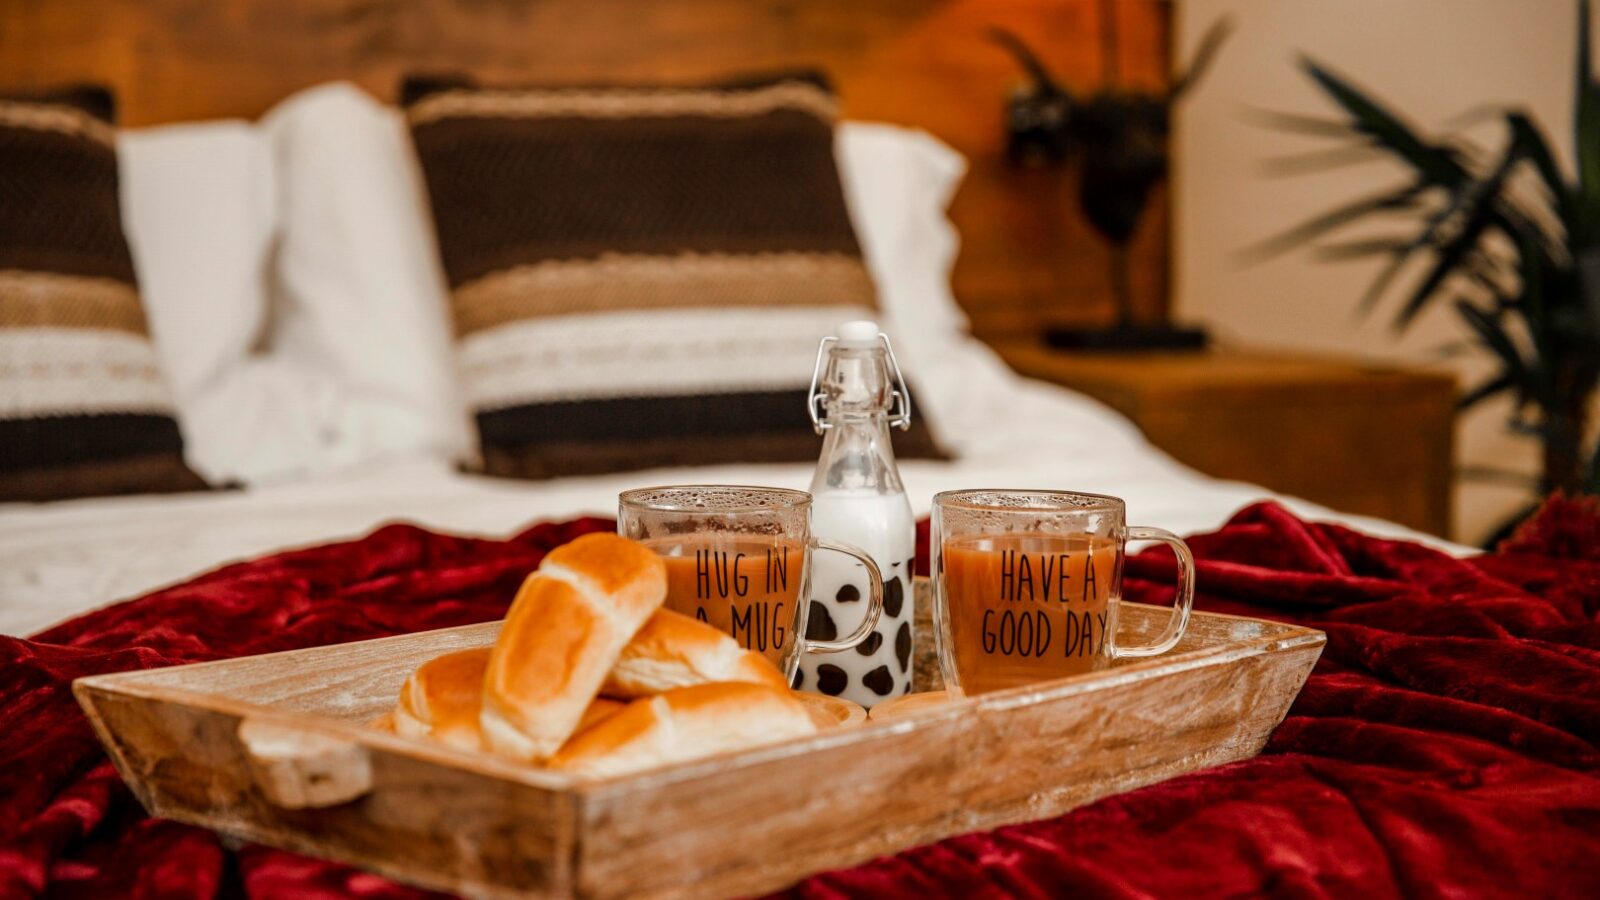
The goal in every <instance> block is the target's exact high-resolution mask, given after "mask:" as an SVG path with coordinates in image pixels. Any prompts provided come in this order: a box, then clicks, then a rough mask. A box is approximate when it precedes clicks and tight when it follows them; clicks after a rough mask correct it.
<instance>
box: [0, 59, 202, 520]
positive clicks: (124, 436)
mask: <svg viewBox="0 0 1600 900" xmlns="http://www.w3.org/2000/svg"><path fill="white" fill-rule="evenodd" d="M111 122H112V107H111V97H110V94H108V93H107V92H105V91H103V90H97V89H91V88H83V89H73V90H69V91H62V92H58V93H54V94H49V95H37V96H33V97H13V98H10V99H8V98H4V97H0V501H7V500H55V499H64V498H67V497H80V496H89V495H96V494H121V493H143V492H161V491H175V490H188V489H195V488H200V487H204V484H203V483H202V482H201V481H200V479H199V478H198V477H197V476H196V475H195V474H194V473H193V472H191V471H190V470H189V469H188V467H187V466H185V465H184V462H183V441H182V439H181V437H180V436H179V433H178V424H177V422H176V420H175V419H174V417H173V416H174V414H173V404H172V398H171V395H170V394H169V392H168V388H167V384H166V382H165V380H164V379H163V377H162V373H161V369H160V367H159V365H158V364H157V360H156V354H155V349H154V347H153V346H152V344H151V341H150V335H149V332H148V329H147V327H146V324H145V316H144V309H143V307H142V306H141V304H140V301H139V293H138V289H137V287H136V284H135V279H134V273H133V263H132V261H131V259H130V257H129V255H128V245H127V241H126V240H124V238H123V233H122V224H121V218H120V210H119V206H118V197H117V153H116V132H115V129H114V128H113V126H112V124H111Z"/></svg>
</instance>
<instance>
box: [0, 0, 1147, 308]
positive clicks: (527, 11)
mask: <svg viewBox="0 0 1600 900" xmlns="http://www.w3.org/2000/svg"><path fill="white" fill-rule="evenodd" d="M1107 5H1112V6H1114V7H1115V14H1116V16H1117V24H1118V28H1119V31H1120V40H1119V56H1120V60H1121V62H1120V66H1121V70H1122V73H1123V81H1124V84H1125V85H1128V86H1135V87H1150V88H1159V87H1164V86H1165V84H1166V83H1167V77H1168V74H1167V73H1168V46H1169V31H1168V22H1169V15H1168V13H1169V11H1168V9H1167V4H1166V3H1165V2H1162V0H1116V2H1115V3H1114V4H1107ZM1101 6H1102V4H1101V3H1100V2H1097V0H948V2H937V0H133V2H130V0H0V90H6V89H26V88H38V87H46V86H50V85H54V84H61V83H64V82H97V83H101V84H106V85H109V86H110V87H112V88H113V89H114V90H115V91H116V93H117V97H118V103H119V107H120V110H121V115H122V122H123V124H125V125H132V126H137V125H148V124H155V123H161V122H172V121H179V120H186V119H205V118H219V117H253V116H256V115H259V114H260V113H261V112H263V111H265V110H266V109H268V108H270V107H271V106H272V105H273V104H274V103H276V102H277V101H279V100H281V99H282V98H283V97H284V96H286V95H287V94H289V93H291V92H293V91H295V90H297V89H299V88H303V87H306V86H309V85H312V84H316V83H319V82H322V81H328V80H332V79H341V78H342V79H349V80H352V81H355V82H357V83H358V84H360V85H362V86H363V87H365V88H366V89H367V90H369V91H371V92H372V93H373V94H375V95H377V96H379V97H381V98H385V99H392V98H393V96H394V92H395V87H396V84H397V82H398V80H399V79H400V78H401V76H402V75H404V74H406V73H409V72H419V71H421V72H467V73H472V74H474V75H477V76H479V77H481V78H482V79H483V80H485V81H502V82H507V83H514V82H517V81H541V82H562V81H583V80H590V81H593V80H613V81H622V80H641V81H642V80H650V81H683V80H694V79H701V78H707V77H714V76H718V75H724V74H728V73H731V72H740V71H749V70H760V69H770V68H775V67H787V66H804V65H816V66H821V67H822V68H824V69H826V70H827V71H828V72H829V73H830V74H831V75H832V76H833V77H834V79H835V81H836V82H837V84H838V86H839V89H840V93H841V95H842V98H843V103H844V107H845V113H846V115H847V116H850V117H853V118H859V119H875V120H880V121H888V122H896V123H900V124H905V125H914V126H918V127H921V128H924V129H926V130H928V131H929V132H931V133H933V134H934V135H937V136H938V137H939V138H941V139H942V140H944V141H945V142H946V143H948V144H950V145H951V146H953V147H955V148H956V149H957V150H959V151H961V152H962V153H963V154H965V155H966V156H967V158H968V160H969V161H970V163H971V170H970V172H969V174H968V175H967V178H966V181H965V183H964V185H963V187H962V189H961V191H960V193H959V194H958V196H957V197H956V199H955V201H954V203H953V205H952V209H951V217H952V218H953V219H954V220H955V223H956V226H957V227H958V228H959V229H960V232H961V235H962V242H963V243H962V253H961V258H960V261H959V263H958V265H957V267H956V272H955V276H954V280H955V290H956V294H957V296H958V297H959V298H960V300H961V302H962V305H963V306H964V307H966V309H967V311H968V313H969V315H970V316H971V317H972V320H973V326H974V330H975V331H977V332H978V334H980V335H981V336H984V337H989V338H1001V337H1006V336H1010V335H1017V334H1023V333H1028V332H1032V331H1035V330H1037V329H1038V328H1039V327H1040V326H1041V324H1043V323H1048V322H1063V323H1080V324H1081V323H1088V322H1102V321H1107V320H1109V317H1110V315H1111V312H1110V309H1111V301H1110V279H1109V275H1108V262H1107V258H1106V256H1107V251H1106V249H1105V247H1104V245H1103V244H1102V243H1101V242H1100V241H1099V239H1098V238H1096V237H1095V236H1094V234H1093V233H1092V232H1090V231H1089V230H1088V226H1087V224H1086V223H1085V222H1084V221H1083V219H1082V218H1081V217H1080V216H1079V215H1078V214H1077V213H1076V210H1075V208H1074V200H1073V188H1072V182H1071V178H1070V176H1069V175H1067V174H1066V173H1062V172H1059V171H1017V170H1014V169H1011V168H1009V167H1007V166H1006V164H1005V162H1004V160H1003V158H1002V153H1001V151H1002V147H1003V142H1004V138H1003V134H1002V126H1001V110H1002V104H1003V101H1004V98H1005V97H1006V95H1007V93H1008V92H1009V90H1010V89H1011V88H1012V87H1013V86H1015V85H1016V84H1018V83H1019V82H1020V81H1021V75H1020V73H1019V72H1018V71H1017V69H1016V67H1015V65H1014V64H1013V62H1012V61H1011V60H1010V59H1009V58H1008V57H1007V56H1006V55H1005V54H1004V53H1002V51H1001V50H1000V49H999V48H998V47H996V46H995V45H993V44H991V43H990V42H989V41H988V40H986V39H985V37H984V35H985V32H986V31H987V29H988V28H989V27H990V26H991V25H1003V26H1006V27H1008V28H1010V29H1012V30H1013V31H1016V32H1017V33H1019V34H1021V35H1022V36H1023V37H1024V38H1026V39H1027V40H1028V41H1029V42H1030V43H1032V44H1033V45H1034V46H1035V48H1036V49H1037V50H1038V51H1039V53H1040V55H1041V56H1042V57H1043V58H1044V59H1045V61H1046V63H1047V64H1049V65H1050V66H1051V67H1052V68H1053V69H1054V71H1055V72H1056V73H1057V75H1058V76H1060V77H1061V78H1062V79H1063V80H1064V81H1066V82H1067V83H1068V84H1069V85H1071V86H1074V87H1075V88H1078V89H1080V90H1083V89H1087V88H1091V87H1093V86H1094V85H1095V84H1096V83H1097V80H1098V73H1099V72H1100V66H1101V59H1100V51H1099V40H1098V35H1099V27H1100V19H1099V16H1098V11H1099V9H1100V8H1101ZM1152 212H1153V214H1152V215H1151V216H1149V218H1148V219H1147V221H1146V222H1145V223H1144V226H1143V233H1142V234H1141V235H1140V236H1139V237H1138V238H1137V239H1136V241H1135V244H1134V247H1133V258H1132V265H1131V270H1132V273H1133V279H1134V283H1133V290H1134V294H1135V296H1136V298H1137V301H1138V305H1139V306H1140V307H1141V309H1143V310H1144V311H1146V312H1155V313H1159V312H1164V311H1165V309H1166V302H1167V284H1166V273H1167V215H1166V204H1165V199H1164V198H1162V197H1158V198H1157V202H1156V204H1155V209H1154V210H1153V211H1152Z"/></svg>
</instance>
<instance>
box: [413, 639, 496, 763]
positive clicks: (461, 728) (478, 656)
mask: <svg viewBox="0 0 1600 900" xmlns="http://www.w3.org/2000/svg"><path fill="white" fill-rule="evenodd" d="M488 665H489V648H488V647H477V648H474V649H472V650H457V651H456V652H454V653H446V654H445V655H443V656H440V657H436V658H434V659H430V660H428V661H427V662H425V663H423V664H422V665H421V666H419V667H418V668H417V670H416V671H415V672H412V673H411V677H410V678H407V679H406V683H405V684H404V685H402V686H401V688H400V702H399V703H398V704H396V705H395V709H394V733H395V734H398V735H400V736H401V737H428V738H433V739H434V740H436V741H440V742H442V743H446V744H449V745H450V746H452V747H459V748H461V749H463V750H478V749H480V748H481V747H482V745H483V741H482V739H481V738H480V737H479V732H478V713H479V711H480V710H481V709H482V708H483V673H484V670H485V669H486V668H487V667H488Z"/></svg>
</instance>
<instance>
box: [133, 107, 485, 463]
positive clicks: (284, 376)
mask: <svg viewBox="0 0 1600 900" xmlns="http://www.w3.org/2000/svg"><path fill="white" fill-rule="evenodd" d="M118 149H119V160H120V171H121V180H122V209H123V219H124V225H125V230H126V231H127V233H128V241H129V245H130V248H131V250H132V253H133V258H134V265H135V269H136V271H137V273H138V276H139V283H140V290H141V294H142V296H143V299H144V303H145V307H146V311H147V314H148V317H149V319H150V328H151V333H152V336H153V337H154V340H155V343H156V347H157V350H158V352H159V354H160V356H161V362H162V365H163V368H164V369H165V370H166V374H167V376H168V378H169V379H170V380H171V382H172V386H173V391H174V393H175V395H176V398H177V405H178V418H179V424H180V427H181V428H182V430H183V433H184V443H185V455H186V456H187V458H188V461H189V463H190V465H191V466H192V467H193V468H194V469H195V471H197V472H198V473H200V474H201V475H202V476H203V477H205V478H206V479H207V480H208V481H210V482H212V483H214V484H224V483H230V482H238V483H243V484H261V483H267V482H277V481H285V480H290V479H295V478H304V477H310V476H316V475H319V474H323V473H328V472H333V471H338V470H344V469H351V468H355V467H359V466H363V465H367V464H370V463H375V462H380V461H383V460H388V459H411V458H421V459H429V460H433V461H435V462H437V463H438V464H439V465H441V466H443V465H449V464H451V463H453V462H455V461H457V460H461V459H466V458H470V454H471V453H472V452H474V446H475V442H474V441H473V439H472V435H471V432H470V429H469V427H468V423H467V421H466V418H465V413H464V410H463V408H462V405H461V404H460V403H459V402H458V401H457V400H456V397H455V383H454V378H453V374H452V373H453V368H452V365H451V361H450V355H449V342H448V333H447V330H446V329H447V325H446V323H445V319H444V310H443V308H442V306H441V299H440V298H441V297H442V294H443V287H442V284H441V283H438V282H437V279H439V275H438V266H437V263H436V262H435V261H434V260H433V259H432V257H431V255H429V254H431V253H432V252H433V251H432V237H431V226H430V225H429V224H428V222H427V220H426V210H425V209H424V208H422V207H421V206H419V196H420V194H419V191H420V186H419V185H417V184H412V183H409V182H407V181H406V179H407V178H411V177H413V173H414V172H415V168H416V167H415V164H414V163H413V162H412V161H411V159H410V141H409V138H408V137H407V136H406V135H405V134H404V133H403V132H402V131H399V130H398V125H397V123H396V122H395V120H394V117H393V116H392V114H391V113H390V112H389V110H388V109H387V108H386V107H384V106H382V105H381V104H379V103H377V102H376V101H374V100H372V99H370V98H368V97H367V96H366V95H365V94H362V93H361V92H360V91H358V90H356V89H355V88H353V87H350V86H347V85H329V86H325V87H321V88H314V89H312V90H309V91H305V92H302V93H301V94H297V95H295V96H294V97H291V98H289V99H288V100H286V101H284V103H282V104H280V105H279V107H278V108H276V109H275V110H274V111H273V112H272V113H270V114H269V115H268V117H267V118H266V119H265V120H264V121H263V122H262V123H261V124H260V125H259V126H258V125H252V124H250V123H246V122H216V123H204V124H192V125H178V126H167V127H161V128H150V129H140V130H134V131H126V132H123V134H122V135H121V137H120V138H119V145H118ZM424 229H427V230H424ZM419 247H420V248H421V250H420V251H419V250H416V249H415V248H419ZM419 254H421V255H419Z"/></svg>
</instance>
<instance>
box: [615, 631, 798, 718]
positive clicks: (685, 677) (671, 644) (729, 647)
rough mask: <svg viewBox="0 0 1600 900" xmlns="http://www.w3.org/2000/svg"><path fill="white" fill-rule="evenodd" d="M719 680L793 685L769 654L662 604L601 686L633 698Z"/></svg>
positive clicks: (616, 695)
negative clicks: (752, 648) (663, 606)
mask: <svg viewBox="0 0 1600 900" xmlns="http://www.w3.org/2000/svg"><path fill="white" fill-rule="evenodd" d="M713 681H747V682H750V683H752V684H765V685H769V686H771V687H776V688H787V687H788V686H789V685H788V684H787V683H786V682H785V681H784V680H783V673H781V672H779V671H778V669H777V667H776V666H774V665H773V664H772V663H771V662H768V661H767V658H766V657H765V656H762V655H761V654H759V653H755V652H753V651H750V650H746V649H744V648H742V647H740V646H739V642H738V641H736V640H734V639H733V638H732V637H730V636H729V635H728V634H727V633H726V632H724V631H722V630H721V629H718V628H716V627H714V626H711V625H707V624H706V623H704V622H701V621H699V620H698V619H694V618H691V617H689V616H685V615H682V614H681V613H675V612H673V611H672V610H670V609H658V610H656V612H655V614H654V615H652V616H651V617H650V620H649V621H647V622H645V623H644V627H643V628H640V629H639V631H638V633H637V634H635V635H634V636H633V640H631V641H629V642H628V645H627V646H626V647H624V648H623V649H622V655H621V656H620V657H618V658H617V663H616V665H614V666H612V667H611V676H610V677H609V678H607V679H606V684H605V687H603V688H601V692H602V693H604V694H606V695H607V696H611V697H627V698H630V699H631V698H635V697H649V696H651V695H653V694H659V693H661V692H662V691H666V690H671V689H672V688H679V687H689V686H690V685H695V684H707V683H710V682H713Z"/></svg>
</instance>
